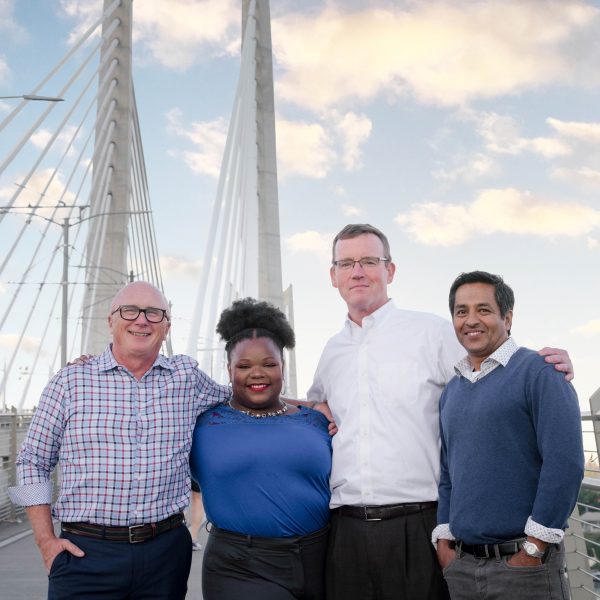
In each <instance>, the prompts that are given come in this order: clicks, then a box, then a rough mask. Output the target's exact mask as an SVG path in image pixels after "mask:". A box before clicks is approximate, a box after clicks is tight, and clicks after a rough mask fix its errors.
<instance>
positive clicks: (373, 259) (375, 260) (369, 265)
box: [333, 256, 390, 271]
mask: <svg viewBox="0 0 600 600" xmlns="http://www.w3.org/2000/svg"><path fill="white" fill-rule="evenodd" d="M389 260H390V259H389V258H385V257H384V256H363V257H362V258H359V259H358V260H354V259H353V258H342V259H341V260H334V261H333V266H334V267H337V268H338V269H340V271H348V270H350V269H354V265H355V264H356V263H358V264H359V265H360V266H361V267H362V268H363V269H374V268H375V267H377V266H378V265H379V263H380V262H381V261H383V262H384V263H385V262H387V261H389Z"/></svg>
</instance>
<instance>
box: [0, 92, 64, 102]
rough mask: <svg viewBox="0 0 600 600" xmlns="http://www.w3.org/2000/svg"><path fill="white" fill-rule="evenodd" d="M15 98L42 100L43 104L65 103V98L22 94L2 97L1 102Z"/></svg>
mask: <svg viewBox="0 0 600 600" xmlns="http://www.w3.org/2000/svg"><path fill="white" fill-rule="evenodd" d="M13 98H21V99H22V100H40V101H42V102H63V101H64V98H57V97H56V96H37V95H36V94H21V95H20V96H0V100H11V99H13Z"/></svg>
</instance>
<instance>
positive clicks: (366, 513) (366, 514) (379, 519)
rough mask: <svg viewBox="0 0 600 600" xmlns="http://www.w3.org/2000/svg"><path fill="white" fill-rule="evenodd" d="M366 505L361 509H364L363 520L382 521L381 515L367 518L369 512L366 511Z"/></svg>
mask: <svg viewBox="0 0 600 600" xmlns="http://www.w3.org/2000/svg"><path fill="white" fill-rule="evenodd" d="M367 508H368V507H367V506H363V509H364V511H365V521H382V520H383V519H382V518H381V517H379V518H377V519H369V513H368V511H367Z"/></svg>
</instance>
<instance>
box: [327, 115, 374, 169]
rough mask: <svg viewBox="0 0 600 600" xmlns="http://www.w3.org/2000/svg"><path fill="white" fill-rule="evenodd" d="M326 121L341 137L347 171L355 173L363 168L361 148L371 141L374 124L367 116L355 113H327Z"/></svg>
mask: <svg viewBox="0 0 600 600" xmlns="http://www.w3.org/2000/svg"><path fill="white" fill-rule="evenodd" d="M324 120H325V122H327V123H331V124H332V125H333V128H334V129H335V132H336V133H337V135H338V136H339V138H340V140H341V145H342V163H343V165H344V168H345V169H346V170H347V171H354V170H356V169H358V168H360V167H361V166H362V152H361V146H362V145H363V144H364V143H365V142H366V141H367V140H368V139H369V136H370V135H371V129H372V128H373V123H372V122H371V119H369V118H368V117H367V116H366V115H358V114H356V113H353V112H347V113H345V114H340V113H339V112H338V111H335V110H331V111H327V112H326V113H325V115H324Z"/></svg>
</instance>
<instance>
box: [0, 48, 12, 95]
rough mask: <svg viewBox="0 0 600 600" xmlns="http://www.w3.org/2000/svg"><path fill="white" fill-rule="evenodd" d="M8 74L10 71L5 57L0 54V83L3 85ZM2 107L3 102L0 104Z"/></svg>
mask: <svg viewBox="0 0 600 600" xmlns="http://www.w3.org/2000/svg"><path fill="white" fill-rule="evenodd" d="M9 74H10V69H9V68H8V64H7V63H6V56H4V54H0V83H4V82H5V81H6V80H7V79H8V75H9ZM0 104H2V105H3V107H4V105H5V104H6V103H5V102H2V103H0Z"/></svg>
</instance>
